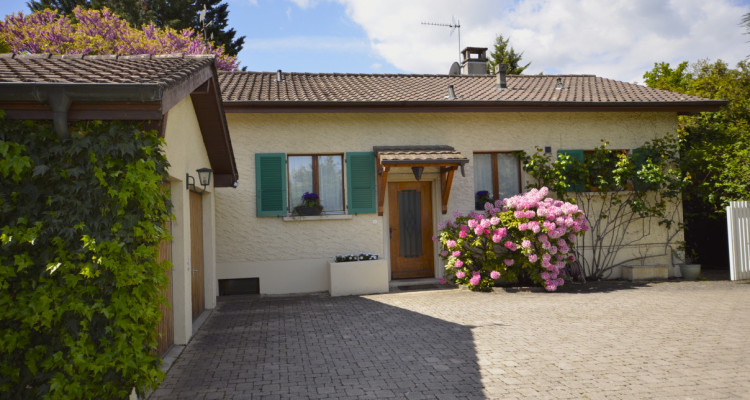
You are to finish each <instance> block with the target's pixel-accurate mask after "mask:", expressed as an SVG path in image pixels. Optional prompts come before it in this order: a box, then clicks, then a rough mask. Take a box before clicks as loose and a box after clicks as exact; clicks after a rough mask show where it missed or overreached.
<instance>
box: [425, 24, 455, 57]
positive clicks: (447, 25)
mask: <svg viewBox="0 0 750 400" xmlns="http://www.w3.org/2000/svg"><path fill="white" fill-rule="evenodd" d="M422 25H432V26H445V27H448V28H451V33H450V34H451V36H453V31H455V30H456V28H458V59H459V61H460V60H461V21H456V18H455V17H451V23H450V24H441V23H437V22H422Z"/></svg>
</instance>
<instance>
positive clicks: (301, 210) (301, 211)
mask: <svg viewBox="0 0 750 400" xmlns="http://www.w3.org/2000/svg"><path fill="white" fill-rule="evenodd" d="M322 212H323V206H321V205H317V206H312V207H308V206H297V207H294V214H296V215H320V214H321V213H322Z"/></svg>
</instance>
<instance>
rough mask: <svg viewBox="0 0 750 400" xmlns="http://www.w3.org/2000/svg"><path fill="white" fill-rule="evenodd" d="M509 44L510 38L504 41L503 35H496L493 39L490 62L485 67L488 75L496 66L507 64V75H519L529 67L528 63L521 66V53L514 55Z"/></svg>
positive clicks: (514, 52)
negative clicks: (493, 47)
mask: <svg viewBox="0 0 750 400" xmlns="http://www.w3.org/2000/svg"><path fill="white" fill-rule="evenodd" d="M509 42H510V38H507V39H506V38H504V37H503V35H497V37H496V38H495V49H494V50H493V51H492V52H490V60H489V63H488V65H487V67H488V68H489V72H490V73H494V71H495V66H496V65H498V64H508V73H509V74H514V75H520V74H522V73H523V71H524V70H525V69H526V68H527V67H528V66H529V65H531V63H530V62H529V63H527V64H526V65H524V66H521V57H522V56H523V52H520V53H516V51H515V50H514V49H513V47H512V46H511V45H510V44H509Z"/></svg>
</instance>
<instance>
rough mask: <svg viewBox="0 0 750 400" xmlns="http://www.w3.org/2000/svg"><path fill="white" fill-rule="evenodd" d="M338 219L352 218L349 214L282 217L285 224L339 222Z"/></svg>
mask: <svg viewBox="0 0 750 400" xmlns="http://www.w3.org/2000/svg"><path fill="white" fill-rule="evenodd" d="M337 219H352V216H351V215H348V214H331V215H308V216H302V215H294V216H288V217H282V220H283V221H284V222H290V221H329V220H337Z"/></svg>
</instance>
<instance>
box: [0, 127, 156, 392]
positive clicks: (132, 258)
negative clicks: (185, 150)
mask: <svg viewBox="0 0 750 400" xmlns="http://www.w3.org/2000/svg"><path fill="white" fill-rule="evenodd" d="M71 132H72V137H71V138H69V139H65V140H62V141H61V140H60V139H58V138H57V135H55V133H54V132H53V130H52V128H51V125H50V124H48V123H37V122H30V121H5V120H2V119H0V154H2V156H1V157H0V182H2V185H0V399H39V398H43V399H84V398H92V399H94V398H95V399H103V398H107V399H112V398H127V397H128V395H129V393H130V392H131V390H132V389H133V388H136V389H137V390H138V391H140V392H141V393H142V392H144V391H145V390H146V389H147V388H150V387H154V386H155V385H156V384H158V382H159V381H160V379H161V378H162V375H163V374H162V372H161V371H160V370H159V363H160V361H159V358H158V357H157V356H156V354H155V348H156V326H157V324H158V321H159V318H160V312H159V306H160V304H163V302H164V301H165V299H164V298H163V297H162V296H161V294H160V290H161V289H162V288H164V287H165V285H166V283H167V276H166V271H167V268H168V267H169V266H168V265H167V263H158V262H157V261H156V260H157V254H158V248H157V246H158V243H159V242H160V241H161V240H164V239H166V238H167V232H166V230H165V229H163V228H162V227H163V226H164V225H165V222H166V221H167V220H168V218H169V211H168V205H169V203H168V194H166V193H164V191H163V190H162V186H161V183H162V181H163V180H164V179H165V178H166V168H167V162H166V158H165V156H164V153H163V151H162V145H163V141H162V139H160V138H159V137H158V135H157V133H156V132H155V131H144V130H141V129H139V127H138V126H137V125H136V124H134V123H120V122H106V123H105V122H88V123H78V124H77V125H74V126H72V127H71Z"/></svg>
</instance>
